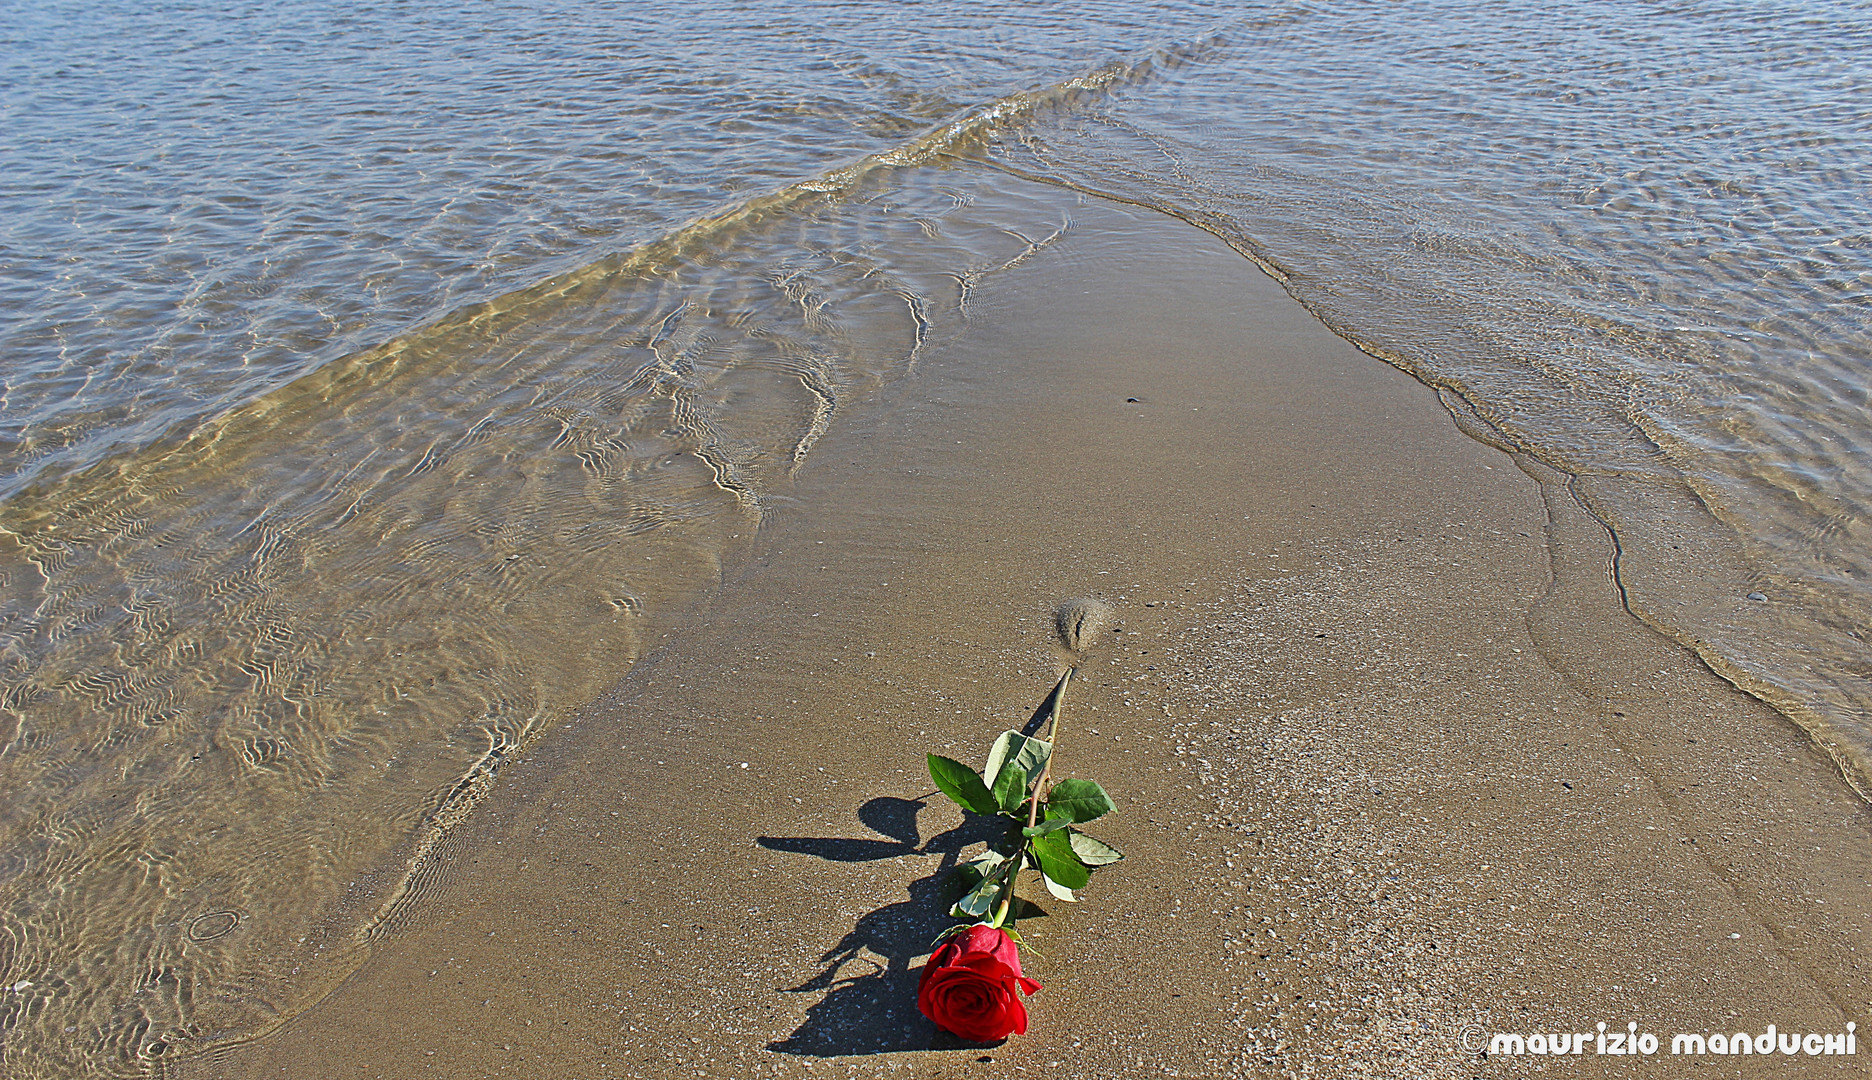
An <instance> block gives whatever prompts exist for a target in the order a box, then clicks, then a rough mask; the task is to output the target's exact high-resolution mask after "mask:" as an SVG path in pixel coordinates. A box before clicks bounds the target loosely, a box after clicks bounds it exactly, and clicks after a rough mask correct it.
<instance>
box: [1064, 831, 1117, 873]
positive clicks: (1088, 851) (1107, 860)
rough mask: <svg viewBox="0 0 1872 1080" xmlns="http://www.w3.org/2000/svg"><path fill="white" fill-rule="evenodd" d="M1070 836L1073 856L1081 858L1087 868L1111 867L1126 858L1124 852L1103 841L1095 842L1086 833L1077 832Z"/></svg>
mask: <svg viewBox="0 0 1872 1080" xmlns="http://www.w3.org/2000/svg"><path fill="white" fill-rule="evenodd" d="M1070 835H1071V841H1072V849H1073V854H1074V855H1077V856H1079V861H1080V862H1082V863H1085V864H1086V865H1087V866H1091V867H1095V868H1096V867H1100V866H1110V865H1111V864H1112V863H1115V862H1117V861H1118V860H1119V859H1122V858H1124V852H1122V851H1119V850H1118V849H1117V848H1115V847H1112V846H1111V845H1110V844H1107V843H1106V842H1105V841H1103V840H1094V839H1093V838H1092V837H1090V836H1087V835H1086V834H1085V833H1082V832H1077V831H1075V832H1073V833H1071V834H1070Z"/></svg>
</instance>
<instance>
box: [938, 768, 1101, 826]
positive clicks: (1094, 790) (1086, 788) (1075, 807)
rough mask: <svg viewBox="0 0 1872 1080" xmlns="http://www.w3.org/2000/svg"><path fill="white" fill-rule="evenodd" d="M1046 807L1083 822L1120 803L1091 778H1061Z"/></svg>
mask: <svg viewBox="0 0 1872 1080" xmlns="http://www.w3.org/2000/svg"><path fill="white" fill-rule="evenodd" d="M931 760H932V761H934V760H935V759H934V758H931ZM951 797H952V798H953V796H951ZM1046 809H1047V817H1050V818H1052V817H1061V818H1065V819H1066V820H1068V821H1071V822H1074V823H1078V824H1083V823H1085V822H1088V821H1096V820H1097V819H1099V818H1102V817H1104V816H1105V815H1106V814H1109V813H1111V812H1112V811H1113V810H1116V809H1118V805H1117V804H1116V803H1114V802H1112V801H1111V796H1110V795H1107V794H1105V789H1104V788H1102V787H1099V786H1098V784H1097V783H1095V782H1093V781H1091V780H1061V781H1060V782H1059V783H1057V784H1054V785H1053V790H1052V791H1051V792H1049V793H1048V794H1047V801H1046Z"/></svg>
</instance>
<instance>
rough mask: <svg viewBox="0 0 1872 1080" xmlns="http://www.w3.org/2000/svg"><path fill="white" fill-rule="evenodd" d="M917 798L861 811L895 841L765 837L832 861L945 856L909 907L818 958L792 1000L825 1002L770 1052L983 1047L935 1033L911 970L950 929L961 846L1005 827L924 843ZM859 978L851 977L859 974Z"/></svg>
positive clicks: (961, 829) (989, 823) (865, 926)
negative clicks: (814, 997)
mask: <svg viewBox="0 0 1872 1080" xmlns="http://www.w3.org/2000/svg"><path fill="white" fill-rule="evenodd" d="M926 805H927V804H926V803H924V802H923V801H922V800H921V799H896V798H878V799H872V800H871V801H869V802H867V803H865V804H864V805H863V806H861V807H860V808H859V810H858V820H859V821H860V822H862V823H863V824H865V825H866V826H868V827H870V828H871V829H872V830H874V831H876V832H878V833H881V834H883V835H885V836H888V837H890V838H891V839H889V840H873V839H868V838H866V839H850V838H843V837H791V836H763V837H760V838H759V839H758V840H757V841H756V842H757V843H758V844H759V845H760V846H761V847H763V848H766V849H768V850H769V851H785V852H790V853H793V854H797V855H809V856H813V857H815V858H820V859H826V860H828V861H831V862H874V861H877V860H881V859H894V858H899V857H901V856H904V855H931V854H940V855H941V856H942V862H941V864H940V865H939V866H938V867H937V869H936V872H935V873H933V874H931V875H929V876H928V877H924V878H920V879H918V880H916V881H913V882H911V883H910V885H909V886H908V891H909V899H907V900H903V901H901V902H899V903H895V904H887V905H885V906H883V907H881V908H878V909H877V910H875V911H872V912H870V913H868V914H866V915H865V916H863V917H862V918H860V919H859V920H858V921H857V922H856V923H855V924H854V925H853V926H852V929H851V931H850V932H849V933H847V934H846V935H845V936H844V937H843V938H841V939H839V942H838V944H836V945H834V946H833V947H832V948H830V949H828V950H826V952H825V954H824V955H823V956H821V957H819V962H820V963H821V964H824V965H825V968H824V970H822V971H821V972H820V973H819V974H818V975H815V976H814V977H813V978H811V979H808V980H807V981H806V982H804V983H801V984H800V985H798V986H795V987H791V988H789V989H788V990H787V991H786V992H787V993H794V994H813V993H819V994H823V995H824V996H823V997H821V998H820V999H819V1000H818V1001H817V1002H815V1003H814V1004H812V1005H811V1006H810V1007H808V1008H807V1010H806V1022H805V1023H803V1024H801V1025H800V1026H799V1028H798V1030H796V1031H794V1032H793V1034H792V1035H790V1036H788V1037H787V1038H785V1039H782V1040H780V1041H778V1042H773V1043H769V1044H768V1046H767V1049H769V1050H774V1051H778V1052H780V1053H783V1054H798V1055H802V1056H808V1057H841V1056H849V1055H861V1054H888V1053H897V1052H902V1051H907V1050H949V1049H963V1048H967V1047H974V1046H980V1045H983V1044H980V1043H972V1042H965V1041H963V1040H961V1039H958V1038H956V1037H955V1036H954V1035H951V1034H949V1033H948V1032H946V1031H943V1030H941V1029H939V1028H937V1027H936V1025H934V1024H932V1023H930V1022H929V1020H928V1019H926V1018H925V1017H924V1016H923V1014H922V1013H920V1012H918V1011H917V1007H916V992H917V983H918V981H919V980H920V978H921V976H922V972H921V970H920V969H913V968H912V967H911V964H912V962H913V961H915V960H916V959H917V958H918V957H921V956H925V955H927V954H928V953H929V952H930V949H931V943H932V942H933V941H935V939H936V935H937V934H940V933H942V932H943V930H945V929H946V928H948V927H949V926H950V925H952V924H953V923H954V921H955V920H953V919H951V918H950V917H949V903H950V901H951V899H952V897H950V896H949V895H948V894H949V893H950V892H951V890H950V888H949V887H948V883H947V880H946V879H947V878H948V877H949V871H951V870H953V869H955V866H956V863H957V861H958V858H959V856H960V854H961V852H962V850H963V849H964V848H967V847H968V846H969V845H971V844H979V843H984V842H987V841H991V840H996V839H999V838H1000V836H1001V835H1002V833H1003V832H1004V831H1005V829H1006V824H1005V823H1004V822H1002V821H999V820H998V819H996V818H993V817H980V816H977V815H974V814H968V815H965V818H966V820H964V821H963V823H962V824H961V825H958V826H956V827H955V828H953V829H950V830H948V831H946V832H942V833H938V834H937V835H935V836H932V837H930V839H929V840H928V842H926V843H919V842H918V841H919V837H920V833H919V832H918V830H917V824H916V817H917V813H918V812H919V811H921V810H922V809H924V807H925V806H926ZM854 972H855V973H854Z"/></svg>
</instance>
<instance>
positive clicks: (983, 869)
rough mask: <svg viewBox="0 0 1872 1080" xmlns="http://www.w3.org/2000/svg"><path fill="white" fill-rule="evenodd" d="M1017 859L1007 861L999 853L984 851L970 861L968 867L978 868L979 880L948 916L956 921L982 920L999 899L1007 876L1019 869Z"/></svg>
mask: <svg viewBox="0 0 1872 1080" xmlns="http://www.w3.org/2000/svg"><path fill="white" fill-rule="evenodd" d="M991 857H992V858H991ZM1020 863H1021V861H1020V860H1019V859H1009V858H1004V857H1002V856H1001V854H1000V853H999V852H995V851H986V852H983V853H982V854H980V855H977V856H976V857H975V858H973V859H970V860H969V862H968V865H970V866H976V867H978V868H979V869H978V872H979V873H980V874H981V880H980V881H979V882H977V883H976V885H975V887H974V888H972V889H970V890H969V891H968V892H966V893H964V894H963V895H962V899H960V900H957V901H956V903H955V906H954V907H953V908H950V909H949V914H951V915H953V916H955V917H956V918H958V919H983V918H987V917H988V914H989V912H991V911H993V910H994V908H995V903H996V902H997V901H999V900H1000V899H1001V889H1002V887H1003V886H1005V885H1006V884H1007V880H1008V878H1009V876H1011V875H1012V874H1013V873H1014V872H1015V871H1016V870H1018V869H1019V868H1020Z"/></svg>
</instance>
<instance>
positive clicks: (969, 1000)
mask: <svg viewBox="0 0 1872 1080" xmlns="http://www.w3.org/2000/svg"><path fill="white" fill-rule="evenodd" d="M1016 988H1018V989H1020V990H1025V991H1026V992H1027V993H1029V994H1031V993H1033V992H1034V991H1036V990H1038V989H1040V984H1039V983H1037V982H1035V981H1033V980H1032V979H1029V978H1028V977H1027V976H1025V975H1022V974H1021V966H1020V952H1019V950H1017V949H1016V948H1015V947H1014V941H1013V939H1012V938H1010V937H1008V936H1007V935H1006V934H1005V933H1003V932H1002V931H1000V930H998V929H996V928H995V927H992V926H971V927H969V928H968V929H967V930H965V931H963V932H962V933H960V934H957V935H955V936H954V937H951V938H949V939H948V940H946V941H944V942H943V943H942V947H941V948H938V949H937V950H936V952H935V953H934V954H932V955H931V956H930V958H929V963H927V964H925V965H923V981H922V982H921V983H920V984H918V986H917V1008H918V1009H919V1010H920V1011H921V1012H922V1013H923V1015H924V1016H927V1017H929V1018H930V1019H931V1020H934V1021H935V1022H936V1026H937V1027H939V1028H942V1029H943V1030H944V1031H948V1032H951V1033H953V1034H956V1035H960V1036H961V1037H962V1038H964V1039H968V1040H970V1041H971V1042H994V1041H995V1040H997V1039H1005V1038H1007V1037H1008V1035H1009V1034H1010V1033H1012V1034H1015V1035H1025V1034H1026V1033H1027V1006H1025V1005H1023V1004H1022V1003H1021V999H1020V994H1019V993H1017V992H1016Z"/></svg>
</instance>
